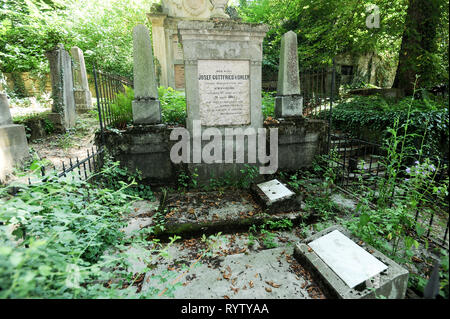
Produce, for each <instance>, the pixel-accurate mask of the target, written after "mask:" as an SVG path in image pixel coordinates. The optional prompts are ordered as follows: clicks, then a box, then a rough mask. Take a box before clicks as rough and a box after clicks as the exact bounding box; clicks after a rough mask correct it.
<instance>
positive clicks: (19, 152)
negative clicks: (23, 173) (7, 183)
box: [0, 93, 29, 183]
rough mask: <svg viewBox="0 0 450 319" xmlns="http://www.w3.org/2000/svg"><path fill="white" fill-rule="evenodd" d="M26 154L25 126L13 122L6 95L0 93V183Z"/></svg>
mask: <svg viewBox="0 0 450 319" xmlns="http://www.w3.org/2000/svg"><path fill="white" fill-rule="evenodd" d="M28 154H29V153H28V143H27V137H26V135H25V127H24V126H23V125H17V124H13V122H12V118H11V113H10V111H9V102H8V97H7V96H6V94H4V93H0V183H3V182H4V180H5V178H6V176H7V175H8V174H9V173H11V172H12V170H13V168H14V166H16V165H17V164H19V163H21V162H22V161H23V160H24V159H25V158H27V157H28Z"/></svg>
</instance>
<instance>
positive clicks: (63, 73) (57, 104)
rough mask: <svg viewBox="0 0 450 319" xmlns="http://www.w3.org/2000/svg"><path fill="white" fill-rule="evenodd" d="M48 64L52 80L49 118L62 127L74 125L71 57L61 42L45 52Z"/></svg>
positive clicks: (66, 127)
mask: <svg viewBox="0 0 450 319" xmlns="http://www.w3.org/2000/svg"><path fill="white" fill-rule="evenodd" d="M45 55H46V56H47V59H48V61H49V64H50V79H51V81H52V98H53V106H52V113H51V114H50V116H49V118H50V119H51V120H52V121H53V122H54V123H55V124H56V125H57V126H61V128H62V129H68V128H71V127H74V126H75V120H76V112H75V98H74V94H73V78H72V59H71V57H70V55H69V53H68V52H67V51H66V50H64V47H63V45H62V44H59V45H58V47H57V48H56V49H54V50H52V51H49V52H47V53H46V54H45Z"/></svg>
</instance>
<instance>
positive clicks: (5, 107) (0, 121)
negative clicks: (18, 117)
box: [0, 93, 12, 125]
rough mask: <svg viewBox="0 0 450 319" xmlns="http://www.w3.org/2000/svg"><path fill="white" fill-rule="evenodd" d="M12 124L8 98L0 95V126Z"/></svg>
mask: <svg viewBox="0 0 450 319" xmlns="http://www.w3.org/2000/svg"><path fill="white" fill-rule="evenodd" d="M7 124H12V118H11V112H10V111H9V102H8V97H7V96H6V94H4V93H0V125H7Z"/></svg>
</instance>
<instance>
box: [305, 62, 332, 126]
mask: <svg viewBox="0 0 450 319" xmlns="http://www.w3.org/2000/svg"><path fill="white" fill-rule="evenodd" d="M338 87H339V86H336V65H335V64H334V62H333V65H332V66H324V67H316V68H306V69H300V92H301V94H302V96H303V116H305V117H313V116H317V115H318V114H319V113H320V112H322V111H324V110H329V109H331V108H332V103H333V100H334V98H335V97H336V96H337V95H338V91H337V90H336V88H338Z"/></svg>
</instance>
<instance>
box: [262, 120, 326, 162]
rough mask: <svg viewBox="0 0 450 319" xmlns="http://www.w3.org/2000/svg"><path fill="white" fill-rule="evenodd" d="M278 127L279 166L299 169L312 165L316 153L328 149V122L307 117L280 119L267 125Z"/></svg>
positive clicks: (321, 152) (322, 152) (323, 152)
mask: <svg viewBox="0 0 450 319" xmlns="http://www.w3.org/2000/svg"><path fill="white" fill-rule="evenodd" d="M265 127H267V128H278V168H279V169H287V170H298V169H299V168H302V167H311V165H312V163H313V161H314V157H315V156H316V155H321V154H325V153H326V150H327V127H328V126H327V122H326V121H322V120H312V119H306V118H301V117H298V118H295V117H292V118H290V119H279V123H278V124H269V125H265Z"/></svg>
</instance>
